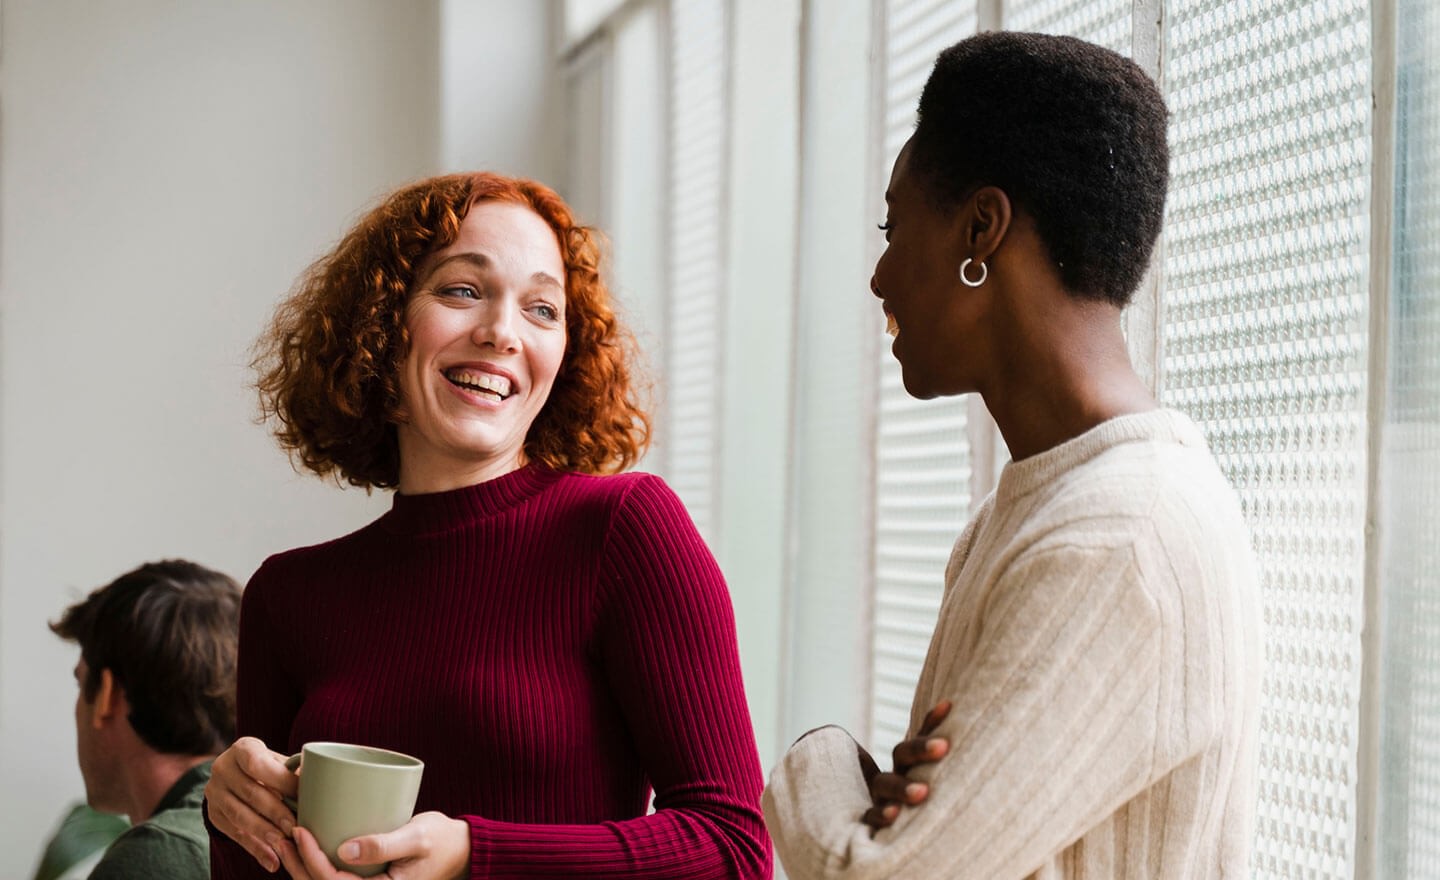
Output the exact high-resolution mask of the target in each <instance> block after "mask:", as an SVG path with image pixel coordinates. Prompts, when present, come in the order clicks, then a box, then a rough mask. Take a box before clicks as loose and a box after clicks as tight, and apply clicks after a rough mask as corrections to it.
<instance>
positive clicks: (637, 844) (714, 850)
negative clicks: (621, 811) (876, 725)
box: [463, 802, 771, 880]
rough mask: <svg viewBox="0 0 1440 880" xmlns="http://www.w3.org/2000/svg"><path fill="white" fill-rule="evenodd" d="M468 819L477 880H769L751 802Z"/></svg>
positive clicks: (472, 872) (760, 828) (758, 823)
mask: <svg viewBox="0 0 1440 880" xmlns="http://www.w3.org/2000/svg"><path fill="white" fill-rule="evenodd" d="M463 818H464V819H465V820H466V821H467V822H469V823H470V835H471V869H470V876H471V877H474V878H496V880H505V878H517V880H518V878H526V880H533V878H535V877H537V876H557V877H558V876H564V877H574V878H606V880H622V878H623V880H642V878H646V880H648V878H654V880H661V878H675V877H685V878H695V880H706V878H768V877H770V876H771V867H770V858H769V846H768V841H767V838H766V835H765V828H764V824H763V822H762V821H761V818H760V815H759V814H758V812H757V811H756V810H755V809H754V808H753V807H747V806H746V805H744V804H741V803H737V802H730V803H721V802H711V803H708V804H706V805H705V806H704V808H703V809H697V808H694V807H690V808H676V809H659V810H657V811H656V812H655V813H652V814H650V815H648V816H643V817H638V818H635V819H627V820H624V821H618V822H605V823H601V824H594V825H531V824H520V823H511V822H495V821H491V820H487V819H484V818H481V817H477V816H466V817H463Z"/></svg>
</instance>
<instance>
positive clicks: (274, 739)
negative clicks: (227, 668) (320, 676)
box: [205, 566, 300, 880]
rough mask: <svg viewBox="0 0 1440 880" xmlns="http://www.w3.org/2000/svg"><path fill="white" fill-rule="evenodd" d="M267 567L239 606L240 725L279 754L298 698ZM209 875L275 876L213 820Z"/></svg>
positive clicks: (232, 879) (235, 878)
mask: <svg viewBox="0 0 1440 880" xmlns="http://www.w3.org/2000/svg"><path fill="white" fill-rule="evenodd" d="M268 581H269V578H268V576H267V570H266V568H265V567H264V566H262V567H261V569H260V570H259V571H258V572H256V573H255V576H254V577H252V578H251V579H250V583H249V585H248V586H247V587H246V588H245V593H244V596H243V598H242V599H241V606H240V646H239V652H240V653H239V658H240V665H239V669H238V670H237V675H236V685H235V704H236V721H237V724H236V728H237V730H239V731H240V732H241V734H242V735H245V736H254V737H258V738H259V739H260V740H261V741H262V742H264V743H265V745H266V746H268V747H269V748H271V749H273V750H274V751H277V752H283V751H285V749H286V748H287V747H288V746H287V743H288V740H289V737H290V720H291V719H293V718H294V717H295V712H296V709H297V707H298V706H299V702H300V701H299V696H298V693H297V692H296V689H295V684H294V682H293V680H292V679H291V678H290V677H289V676H288V675H287V674H286V673H285V671H284V667H283V663H282V661H283V657H284V651H283V650H282V649H281V646H282V645H284V644H285V643H284V641H282V640H281V639H280V638H279V634H278V633H277V632H276V631H275V629H274V628H273V626H272V625H271V621H270V619H269V611H268V609H267V608H266V606H265V597H266V595H267V586H266V584H267V582H268ZM205 824H206V828H208V829H209V832H210V876H211V877H212V878H214V880H246V878H254V880H259V878H262V877H263V878H266V880H273V878H274V876H275V875H274V874H270V873H267V872H266V871H265V869H264V868H262V867H260V864H259V863H258V862H256V861H255V859H254V858H253V857H252V856H251V855H250V854H249V853H248V852H246V851H245V849H244V848H243V847H241V846H240V844H238V843H236V842H235V841H233V840H231V839H230V838H228V837H226V836H225V835H224V834H222V833H220V831H219V830H217V829H216V828H215V827H214V825H212V824H210V822H209V814H208V812H207V813H206V823H205Z"/></svg>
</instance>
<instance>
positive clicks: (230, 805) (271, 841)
mask: <svg viewBox="0 0 1440 880" xmlns="http://www.w3.org/2000/svg"><path fill="white" fill-rule="evenodd" d="M296 790H297V789H296V778H295V774H294V773H291V772H290V771H289V770H286V769H285V756H284V755H281V754H279V753H277V752H272V751H270V750H269V749H267V748H266V747H265V744H264V743H263V742H261V741H260V740H258V739H256V738H255V737H253V736H245V737H241V738H240V739H238V740H236V741H235V744H234V745H232V746H231V747H230V748H228V749H226V750H225V751H224V752H222V753H221V754H220V756H219V757H218V758H216V759H215V763H214V765H213V767H212V769H211V771H210V782H209V783H208V784H206V786H205V801H206V803H207V809H208V812H209V816H210V822H211V823H212V824H213V825H214V826H215V827H216V828H217V829H218V830H219V831H221V832H222V833H223V834H225V836H227V837H229V838H230V839H232V840H234V841H235V842H236V843H238V844H240V845H241V846H242V847H244V848H245V851H246V852H248V853H249V854H250V855H251V856H252V857H253V858H254V859H255V860H256V861H257V862H259V863H260V864H261V865H262V866H263V867H264V868H265V870H267V871H270V872H272V873H273V872H274V871H276V870H277V869H278V868H279V867H280V863H281V856H282V854H283V853H284V852H285V851H286V850H287V849H291V850H293V845H292V844H291V843H290V840H289V837H290V834H291V831H292V830H293V829H294V827H295V816H294V814H292V813H291V812H290V808H289V807H287V806H286V805H285V802H284V800H282V799H281V798H282V796H283V797H291V798H293V797H294V796H295V793H296Z"/></svg>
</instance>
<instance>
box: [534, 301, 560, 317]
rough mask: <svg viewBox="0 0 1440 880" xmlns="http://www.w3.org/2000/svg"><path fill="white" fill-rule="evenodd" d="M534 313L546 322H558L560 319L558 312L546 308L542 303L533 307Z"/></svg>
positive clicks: (551, 307)
mask: <svg viewBox="0 0 1440 880" xmlns="http://www.w3.org/2000/svg"><path fill="white" fill-rule="evenodd" d="M535 311H536V313H537V314H539V315H540V317H542V318H544V319H545V320H547V321H558V320H559V319H560V312H559V311H558V310H556V308H555V307H554V306H547V305H545V304H543V303H542V304H540V305H537V306H535Z"/></svg>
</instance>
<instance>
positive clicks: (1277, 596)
mask: <svg viewBox="0 0 1440 880" xmlns="http://www.w3.org/2000/svg"><path fill="white" fill-rule="evenodd" d="M1165 8H1166V18H1167V22H1168V33H1167V37H1166V52H1165V58H1166V67H1165V72H1164V82H1165V85H1166V90H1167V92H1168V95H1167V97H1168V101H1169V105H1170V112H1171V117H1172V118H1171V169H1172V180H1171V187H1170V201H1169V216H1168V218H1167V222H1166V232H1165V235H1166V248H1165V256H1164V265H1163V277H1162V282H1161V283H1162V299H1163V302H1164V303H1165V305H1164V309H1165V311H1164V324H1163V328H1162V335H1163V355H1164V356H1163V361H1162V365H1161V370H1162V391H1163V398H1164V400H1165V402H1166V403H1168V404H1170V405H1173V406H1176V407H1178V408H1179V409H1181V410H1183V411H1185V412H1188V413H1189V414H1190V415H1191V416H1193V417H1194V418H1195V419H1196V420H1197V421H1198V422H1199V423H1200V424H1201V426H1202V428H1203V429H1204V430H1205V432H1206V434H1207V435H1208V437H1209V440H1210V443H1211V446H1212V448H1213V449H1214V451H1215V453H1216V456H1217V457H1218V458H1219V460H1220V463H1221V466H1222V467H1223V468H1224V470H1225V472H1226V475H1227V476H1228V477H1229V479H1230V481H1231V482H1232V484H1233V485H1234V486H1235V487H1236V488H1237V489H1238V491H1239V493H1240V496H1241V501H1242V504H1243V507H1244V510H1245V514H1246V517H1247V519H1248V521H1249V524H1250V527H1251V530H1252V534H1253V537H1254V542H1255V547H1256V551H1257V555H1258V558H1259V563H1260V567H1261V576H1262V582H1263V606H1264V615H1265V624H1266V628H1267V655H1266V660H1267V672H1266V677H1265V681H1264V685H1263V695H1262V701H1263V705H1262V719H1261V754H1260V770H1259V793H1258V797H1259V800H1258V806H1257V818H1258V823H1257V824H1258V831H1257V840H1256V845H1255V851H1254V857H1253V862H1252V867H1253V871H1254V876H1256V877H1261V878H1267V877H1305V878H1336V880H1340V878H1345V880H1348V878H1350V877H1352V876H1353V874H1352V872H1353V865H1354V841H1355V836H1354V835H1355V809H1356V748H1357V745H1356V737H1357V727H1358V707H1359V673H1360V659H1361V650H1360V630H1361V623H1362V621H1361V608H1362V599H1363V577H1364V550H1365V548H1364V532H1365V528H1364V527H1365V482H1364V481H1365V473H1366V467H1365V465H1366V460H1365V442H1366V428H1365V426H1366V359H1367V352H1366V333H1367V321H1368V312H1367V302H1368V291H1367V284H1368V254H1369V250H1368V237H1367V236H1368V228H1369V219H1368V216H1367V214H1366V207H1367V200H1368V193H1369V187H1370V164H1371V163H1370V130H1369V120H1370V113H1369V111H1370V87H1369V82H1370V55H1369V25H1370V11H1369V8H1368V5H1367V3H1366V2H1364V0H1170V2H1167V4H1166V7H1165Z"/></svg>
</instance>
